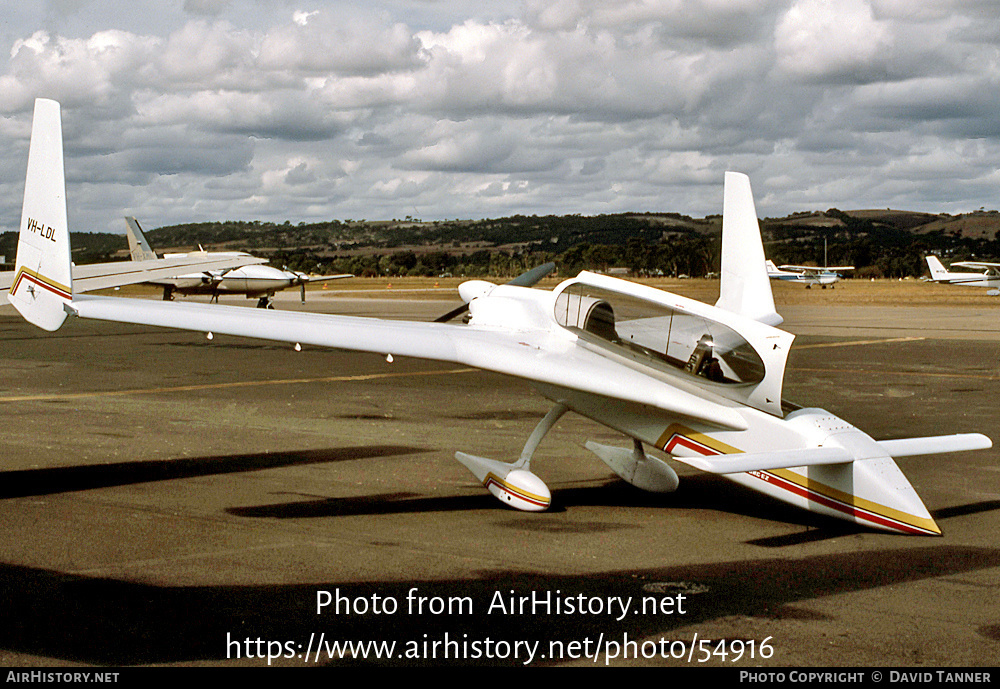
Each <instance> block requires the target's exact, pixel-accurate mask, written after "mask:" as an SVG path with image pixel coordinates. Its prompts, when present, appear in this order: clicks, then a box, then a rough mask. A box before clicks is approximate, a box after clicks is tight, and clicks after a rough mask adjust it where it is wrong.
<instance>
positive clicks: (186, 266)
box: [0, 160, 264, 305]
mask: <svg viewBox="0 0 1000 689" xmlns="http://www.w3.org/2000/svg"><path fill="white" fill-rule="evenodd" d="M59 162H60V164H61V163H62V160H60V161H59ZM49 229H50V228H40V229H39V232H42V233H44V232H48V231H49ZM243 256H244V257H249V258H250V259H251V260H252V261H263V260H264V259H257V258H254V257H253V256H250V255H249V254H243ZM243 265H246V260H245V258H241V257H240V256H238V255H236V254H213V253H205V252H195V253H190V254H175V255H171V256H168V257H165V258H156V256H155V255H153V256H152V257H150V258H146V259H143V260H139V261H111V262H109V263H87V264H84V265H80V266H78V265H74V266H73V289H74V291H75V292H76V293H77V294H80V293H83V292H92V291H94V290H99V289H107V288H109V287H121V286H123V285H133V284H137V283H140V282H150V281H154V280H159V279H162V278H169V277H171V276H173V275H177V274H178V273H182V272H187V271H191V270H200V271H224V270H230V269H232V268H238V267H240V266H243ZM16 275H17V272H16V271H14V270H9V271H3V272H0V305H2V304H6V303H8V300H7V294H8V292H9V291H10V289H11V287H12V286H13V284H14V280H15V276H16ZM19 277H20V279H28V280H30V279H31V276H30V273H23V274H21V275H20V276H19Z"/></svg>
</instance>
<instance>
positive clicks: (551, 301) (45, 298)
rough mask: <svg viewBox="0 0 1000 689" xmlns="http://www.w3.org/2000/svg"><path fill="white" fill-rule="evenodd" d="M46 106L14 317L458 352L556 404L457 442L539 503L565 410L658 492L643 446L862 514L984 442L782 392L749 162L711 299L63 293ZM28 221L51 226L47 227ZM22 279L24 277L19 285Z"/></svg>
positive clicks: (503, 490) (589, 284) (471, 459)
mask: <svg viewBox="0 0 1000 689" xmlns="http://www.w3.org/2000/svg"><path fill="white" fill-rule="evenodd" d="M59 127H60V117H59V106H58V104H57V103H55V102H54V101H46V100H39V101H38V102H37V103H36V106H35V121H34V132H33V133H32V148H31V153H30V155H29V160H28V177H29V180H30V182H31V183H30V184H29V185H28V187H27V188H28V190H29V193H26V195H25V200H24V211H23V218H22V221H21V230H20V241H19V244H18V253H17V265H18V269H19V270H23V271H31V274H32V275H33V276H35V279H34V280H33V281H32V282H31V283H27V284H23V286H20V287H18V288H17V289H15V290H13V291H12V293H11V300H12V302H13V303H14V305H15V306H16V307H17V308H18V310H19V311H20V312H21V313H22V314H23V315H24V317H25V318H26V319H28V320H29V321H31V322H32V323H35V324H36V325H38V326H40V327H42V328H44V329H46V330H55V329H57V328H59V327H60V326H61V325H62V323H63V321H64V320H65V319H66V317H67V315H73V316H76V317H79V318H92V319H100V320H108V321H120V322H127V323H139V324H146V325H155V326H165V327H173V328H183V329H188V330H195V331H201V332H206V333H223V334H228V335H237V336H246V337H255V338H262V339H267V340H274V341H282V342H288V343H302V344H310V345H315V346H323V347H336V348H342V349H353V350H360V351H366V352H377V353H380V354H381V355H383V356H387V358H389V359H391V357H392V356H399V355H402V356H412V357H420V358H426V359H436V360H440V361H447V362H454V363H461V364H465V365H469V366H473V367H477V368H481V369H484V370H489V371H497V372H500V373H504V374H508V375H511V376H516V377H519V378H522V379H525V380H527V381H529V382H530V383H531V384H532V385H533V386H534V387H535V388H536V389H537V390H538V391H539V392H540V393H541V394H542V395H544V396H545V397H547V398H549V399H550V400H552V402H553V403H554V406H553V407H552V409H551V410H550V411H549V412H548V414H546V415H545V417H544V418H543V419H542V420H541V422H540V423H539V424H538V426H537V427H536V428H535V430H534V431H533V432H532V433H531V435H530V436H529V438H528V441H527V443H526V444H525V446H524V449H523V451H522V453H521V456H520V459H518V460H516V461H514V462H510V463H508V462H502V461H497V460H493V459H487V458H484V457H477V456H474V455H469V454H464V453H461V452H459V453H456V459H458V460H459V461H460V462H461V463H462V464H464V465H465V466H466V467H467V468H468V469H469V470H470V471H471V472H472V473H473V474H474V475H475V476H476V478H477V479H478V480H479V481H480V482H482V484H483V485H484V486H485V487H486V488H488V489H489V491H490V492H491V493H493V494H494V495H495V496H496V497H497V498H498V499H500V500H501V501H502V502H504V503H505V504H508V505H511V506H513V507H517V508H520V509H523V510H529V511H537V510H544V509H545V508H547V507H548V506H549V504H550V500H551V495H550V492H549V489H548V487H547V486H546V485H545V483H544V482H543V481H542V479H541V478H539V477H538V476H537V475H536V474H535V473H533V472H532V470H531V459H532V456H533V454H534V452H535V450H536V448H537V447H538V444H539V443H540V442H541V440H542V439H543V437H544V436H545V434H546V433H547V432H548V431H549V429H551V428H552V426H553V425H554V424H555V422H556V421H557V420H558V419H559V418H560V417H561V416H562V415H563V414H564V413H565V412H567V411H574V412H577V413H578V414H581V415H583V416H585V417H588V418H590V419H593V420H594V421H597V422H598V423H601V424H604V425H606V426H608V427H610V428H612V429H615V430H617V431H620V432H621V433H623V434H624V435H625V436H626V437H627V438H629V439H630V440H631V443H630V446H629V447H611V446H607V445H599V444H597V443H593V442H590V443H587V447H588V449H590V450H591V451H592V452H593V453H594V454H595V455H597V456H598V457H599V458H600V459H602V460H603V461H604V462H605V463H606V464H607V465H608V466H609V467H610V468H611V469H612V470H614V471H615V473H617V474H618V475H619V476H621V477H622V478H623V479H624V480H626V481H627V482H629V483H631V484H633V485H635V486H637V487H639V488H642V489H645V490H650V491H657V492H670V491H673V490H674V489H676V488H677V485H678V477H677V474H676V473H675V472H674V470H673V469H672V468H671V467H670V465H669V464H668V463H667V462H665V461H664V460H662V459H659V458H658V457H654V456H651V455H648V454H646V452H645V450H644V446H646V445H649V446H653V447H655V448H657V449H659V450H662V451H663V452H666V453H667V454H669V455H670V456H671V457H672V458H673V459H675V460H677V461H680V462H683V463H686V464H689V465H691V466H693V467H695V468H697V469H700V470H703V471H708V472H713V473H718V474H721V475H724V476H726V477H727V478H729V479H732V480H733V481H736V482H737V483H740V484H743V485H745V486H747V487H749V488H752V489H755V490H758V491H760V492H762V493H765V494H767V495H770V496H773V497H775V498H778V499H780V500H783V501H785V502H787V503H790V504H792V505H796V506H798V507H801V508H804V509H806V510H810V511H813V512H818V513H822V514H825V515H829V516H833V517H838V518H841V519H846V520H848V521H851V522H855V523H857V524H862V525H865V526H868V527H873V528H877V529H883V530H887V531H893V532H901V533H908V534H933V535H937V534H940V533H941V532H940V529H939V528H938V526H937V524H936V523H935V522H934V519H933V518H932V517H931V515H930V513H929V512H928V511H927V508H926V507H925V506H924V504H923V503H922V502H921V500H920V498H919V497H918V496H917V493H916V491H914V489H913V487H912V486H911V485H910V483H909V482H908V481H907V479H906V477H905V476H904V475H903V473H902V472H901V471H900V470H899V468H898V467H897V466H896V463H895V462H894V461H893V457H903V456H911V455H922V454H938V453H943V452H957V451H963V450H975V449H985V448H989V447H991V446H992V443H991V441H990V439H989V438H987V437H986V436H984V435H981V434H978V433H967V434H957V435H946V436H937V437H931V438H907V439H902V440H882V441H876V440H874V439H872V438H871V437H870V436H868V435H866V434H865V433H863V432H862V431H860V430H858V429H857V428H855V427H854V426H852V425H851V424H850V423H848V422H846V421H843V420H842V419H839V418H837V417H836V416H834V415H833V414H831V413H829V412H827V411H824V410H822V409H815V408H799V407H795V406H794V405H789V404H783V403H782V400H781V387H782V379H783V376H784V369H785V362H786V359H787V357H788V352H789V347H790V346H791V344H792V340H793V339H794V336H793V335H791V334H790V333H787V332H784V331H782V330H779V329H777V328H775V327H774V326H775V325H778V324H779V323H780V322H781V317H780V316H779V315H778V314H777V313H776V312H775V309H774V301H773V299H772V296H771V287H770V283H769V281H768V278H767V273H766V272H765V271H764V270H763V267H764V251H763V246H762V244H761V239H760V230H759V228H758V225H757V215H756V212H755V209H754V204H753V197H752V193H751V190H750V182H749V179H748V178H747V177H746V176H745V175H741V174H738V173H732V172H729V173H726V184H725V193H724V211H723V218H724V219H723V238H722V277H721V290H720V292H721V294H720V297H719V300H718V302H717V303H716V304H715V306H711V305H708V304H704V303H701V302H698V301H694V300H691V299H687V298H685V297H681V296H677V295H674V294H670V293H667V292H663V291H661V290H658V289H654V288H652V287H648V286H643V285H638V284H635V283H631V282H628V281H624V280H619V279H615V278H611V277H607V276H603V275H596V274H593V273H588V272H583V273H580V274H579V275H578V276H577V277H575V278H571V279H569V280H566V281H564V282H562V283H561V284H559V285H558V286H557V287H556V288H555V289H554V290H552V291H551V292H548V291H543V290H538V289H532V288H529V287H524V286H521V285H520V284H513V285H511V284H508V285H495V284H492V283H490V282H485V281H481V280H473V281H470V282H465V283H463V284H462V285H461V286H460V287H459V293H460V294H461V296H462V299H463V301H465V302H466V303H467V304H468V308H469V314H470V317H469V322H468V324H467V325H461V324H458V323H439V322H435V323H419V322H412V321H392V320H382V319H376V318H359V317H349V316H335V315H326V314H315V313H302V312H290V311H276V310H268V311H263V310H257V309H246V308H240V307H234V306H211V305H208V304H191V303H184V304H181V303H163V302H160V301H153V300H143V299H124V298H116V297H98V296H88V295H80V296H78V295H76V294H74V292H73V287H72V275H71V272H70V267H69V251H70V248H69V234H68V230H67V228H66V208H65V196H64V195H63V191H62V190H63V181H62V179H61V178H59V176H58V175H56V174H54V173H53V170H54V168H53V167H52V164H53V161H54V160H55V159H56V158H57V157H59V156H60V155H61V150H60V149H59V148H57V146H59V141H60V139H59V137H58V131H59ZM39 226H45V227H51V228H54V232H53V233H51V235H49V236H45V235H42V234H40V233H39V232H38V231H37V230H36V229H35V228H37V227H39ZM29 287H30V289H29Z"/></svg>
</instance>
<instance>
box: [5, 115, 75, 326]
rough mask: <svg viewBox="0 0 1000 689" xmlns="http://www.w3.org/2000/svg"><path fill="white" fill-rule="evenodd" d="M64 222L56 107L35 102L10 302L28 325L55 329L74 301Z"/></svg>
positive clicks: (63, 177)
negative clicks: (29, 323) (67, 305)
mask: <svg viewBox="0 0 1000 689" xmlns="http://www.w3.org/2000/svg"><path fill="white" fill-rule="evenodd" d="M70 256H71V254H70V246H69V227H68V225H67V221H66V177H65V172H64V169H63V145H62V120H61V117H60V113H59V103H57V102H55V101H53V100H46V99H43V98H39V99H37V100H36V101H35V114H34V119H33V121H32V127H31V144H30V147H29V149H28V173H27V176H26V178H25V183H24V205H23V207H22V211H21V228H20V234H19V237H18V242H17V261H16V263H15V266H14V271H15V272H14V284H13V285H12V286H11V288H10V295H9V298H10V302H11V304H13V305H14V307H15V308H17V310H18V311H20V312H21V315H23V316H24V317H25V319H26V320H28V321H29V322H31V323H34V324H35V325H37V326H39V327H40V328H44V329H45V330H57V329H58V328H59V326H60V325H62V323H63V321H64V320H65V319H66V311H65V309H64V307H65V305H66V304H67V303H69V302H70V301H72V299H73V265H72V262H71V259H70Z"/></svg>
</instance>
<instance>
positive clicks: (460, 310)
mask: <svg viewBox="0 0 1000 689" xmlns="http://www.w3.org/2000/svg"><path fill="white" fill-rule="evenodd" d="M468 310H469V305H468V304H462V305H461V306H459V307H458V308H456V309H452V310H451V311H449V312H448V313H446V314H444V315H443V316H438V317H437V318H435V319H434V322H435V323H447V322H448V321H450V320H451V319H452V318H457V317H458V316H461V315H462V314H463V313H465V312H466V311H468Z"/></svg>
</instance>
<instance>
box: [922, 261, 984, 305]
mask: <svg viewBox="0 0 1000 689" xmlns="http://www.w3.org/2000/svg"><path fill="white" fill-rule="evenodd" d="M926 259H927V267H928V268H930V271H931V280H933V281H934V282H941V283H945V284H948V285H963V286H965V287H989V288H990V289H989V291H988V292H987V294H989V295H990V296H993V297H995V296H997V295H998V294H1000V263H984V262H982V261H959V262H957V263H952V264H951V267H952V268H955V267H958V268H969V269H971V270H981V271H983V272H981V273H972V272H968V271H966V272H951V271H950V270H947V269H945V267H944V265H942V263H941V259H939V258H938V257H937V256H933V255H931V256H927V257H926Z"/></svg>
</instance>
